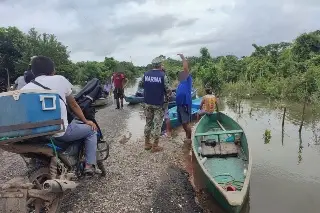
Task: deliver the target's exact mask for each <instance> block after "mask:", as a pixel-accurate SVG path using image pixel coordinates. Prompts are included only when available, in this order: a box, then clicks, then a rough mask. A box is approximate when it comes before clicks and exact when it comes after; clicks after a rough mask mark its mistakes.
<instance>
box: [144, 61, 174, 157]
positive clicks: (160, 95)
mask: <svg viewBox="0 0 320 213" xmlns="http://www.w3.org/2000/svg"><path fill="white" fill-rule="evenodd" d="M162 61H163V60H162V59H161V58H160V57H157V58H155V59H153V60H152V67H153V68H152V69H151V70H150V71H148V72H145V73H144V76H143V78H142V79H141V81H140V83H139V86H140V87H143V88H144V103H145V106H144V110H145V116H146V125H145V128H144V136H145V150H151V152H159V151H162V150H163V147H160V146H159V139H160V135H161V127H162V123H163V117H164V111H165V109H164V107H165V101H166V100H169V96H170V94H171V90H170V87H169V82H168V78H167V76H166V75H165V73H164V72H163V66H162ZM151 139H153V144H152V143H151Z"/></svg>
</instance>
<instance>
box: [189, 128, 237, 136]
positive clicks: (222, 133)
mask: <svg viewBox="0 0 320 213" xmlns="http://www.w3.org/2000/svg"><path fill="white" fill-rule="evenodd" d="M239 133H243V130H241V129H239V130H226V131H208V132H203V133H196V134H195V136H196V137H197V136H209V135H224V134H239Z"/></svg>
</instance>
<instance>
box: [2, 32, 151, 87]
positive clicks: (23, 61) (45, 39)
mask: <svg viewBox="0 0 320 213" xmlns="http://www.w3.org/2000/svg"><path fill="white" fill-rule="evenodd" d="M36 55H44V56H48V57H50V58H52V59H53V61H54V62H55V65H56V71H57V74H60V75H63V76H65V77H66V78H68V79H69V80H70V81H71V82H72V83H73V84H80V85H83V84H84V83H85V82H86V81H89V80H91V79H92V78H99V79H100V80H102V81H103V82H104V81H105V79H107V78H110V77H111V75H112V73H113V72H114V71H118V72H124V73H125V74H126V76H127V77H128V78H129V79H131V78H135V77H138V76H140V75H141V73H143V71H145V67H139V66H134V65H133V63H131V62H126V61H117V60H116V59H114V58H112V57H105V59H104V61H102V62H97V61H83V62H77V63H73V62H72V61H71V60H70V59H69V55H70V51H68V47H67V46H65V45H64V44H62V43H61V42H60V41H59V40H58V39H57V37H56V36H55V35H54V34H47V33H39V32H37V31H36V30H35V29H34V28H32V29H30V30H29V32H28V33H24V32H22V31H21V30H19V29H18V28H16V27H7V28H4V27H1V28H0V83H2V84H5V86H7V84H8V81H7V79H8V76H9V83H10V84H12V83H13V82H14V81H15V79H16V78H17V77H19V76H21V75H23V73H24V71H26V70H27V69H28V65H29V63H30V58H31V57H32V56H36Z"/></svg>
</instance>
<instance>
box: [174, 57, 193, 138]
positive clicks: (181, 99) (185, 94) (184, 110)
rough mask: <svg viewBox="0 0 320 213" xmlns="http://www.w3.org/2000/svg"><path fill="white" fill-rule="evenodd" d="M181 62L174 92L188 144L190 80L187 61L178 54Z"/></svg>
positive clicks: (190, 102)
mask: <svg viewBox="0 0 320 213" xmlns="http://www.w3.org/2000/svg"><path fill="white" fill-rule="evenodd" d="M178 55H179V56H180V58H181V59H182V62H183V71H181V72H179V74H178V79H179V85H178V87H177V90H176V103H177V114H178V119H179V121H180V123H181V124H182V126H183V129H184V131H185V132H186V140H185V142H187V143H188V144H189V143H190V142H191V127H190V125H189V123H190V121H191V105H192V97H191V90H192V78H191V75H190V73H189V65H188V61H187V60H186V59H185V57H184V56H183V54H178Z"/></svg>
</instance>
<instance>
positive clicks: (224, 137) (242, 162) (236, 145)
mask: <svg viewBox="0 0 320 213" xmlns="http://www.w3.org/2000/svg"><path fill="white" fill-rule="evenodd" d="M192 151H193V161H194V165H195V168H194V179H195V180H194V181H195V184H196V187H197V188H206V189H207V191H208V192H210V193H211V194H212V196H213V197H214V198H215V200H216V201H217V202H218V203H219V204H220V205H221V206H222V207H223V208H224V209H225V210H226V211H227V212H231V213H234V212H235V213H238V212H240V211H241V209H242V207H243V205H244V203H245V201H246V198H247V196H248V192H249V181H250V175H251V166H252V157H251V153H250V149H249V146H248V143H247V138H246V136H245V134H244V132H243V129H242V128H241V127H240V125H239V124H238V123H237V122H235V121H234V120H233V119H232V118H230V117H229V116H227V115H226V114H224V113H222V112H217V113H213V114H211V115H205V116H203V117H202V118H201V120H200V121H199V122H198V124H197V125H196V127H195V128H194V131H193V140H192ZM197 182H198V184H197Z"/></svg>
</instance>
